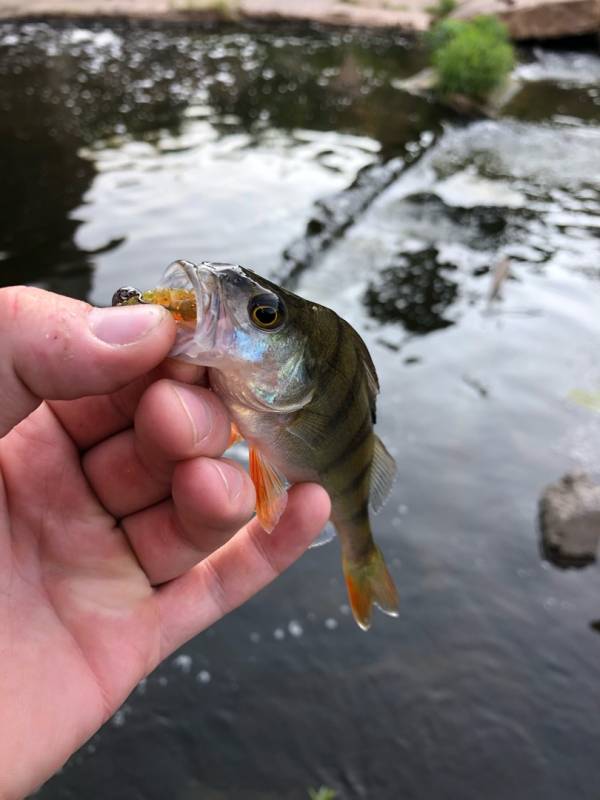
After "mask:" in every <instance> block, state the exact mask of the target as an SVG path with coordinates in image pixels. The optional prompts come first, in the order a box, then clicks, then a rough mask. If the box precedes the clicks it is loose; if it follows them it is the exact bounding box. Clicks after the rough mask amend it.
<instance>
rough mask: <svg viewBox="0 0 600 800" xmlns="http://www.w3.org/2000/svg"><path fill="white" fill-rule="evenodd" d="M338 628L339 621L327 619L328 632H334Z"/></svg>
mask: <svg viewBox="0 0 600 800" xmlns="http://www.w3.org/2000/svg"><path fill="white" fill-rule="evenodd" d="M337 626H338V621H337V619H334V618H333V617H327V619H326V620H325V627H326V628H327V630H330V631H334V630H335V629H336V628H337Z"/></svg>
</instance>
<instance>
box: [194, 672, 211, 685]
mask: <svg viewBox="0 0 600 800" xmlns="http://www.w3.org/2000/svg"><path fill="white" fill-rule="evenodd" d="M196 680H197V681H198V683H210V672H209V671H208V670H207V669H201V670H200V672H199V673H198V674H197V675H196Z"/></svg>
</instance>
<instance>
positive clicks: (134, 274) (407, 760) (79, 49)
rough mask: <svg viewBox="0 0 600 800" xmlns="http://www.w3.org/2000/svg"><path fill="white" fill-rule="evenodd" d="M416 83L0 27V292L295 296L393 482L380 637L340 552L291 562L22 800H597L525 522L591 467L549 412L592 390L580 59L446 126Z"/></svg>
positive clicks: (383, 521) (231, 44) (313, 46)
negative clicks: (201, 285)
mask: <svg viewBox="0 0 600 800" xmlns="http://www.w3.org/2000/svg"><path fill="white" fill-rule="evenodd" d="M420 59H421V55H420V54H419V52H418V50H416V49H415V47H414V46H412V45H411V44H410V43H407V42H404V41H403V40H402V39H401V38H399V37H393V36H391V35H386V36H379V35H375V34H371V35H359V34H356V33H354V34H340V33H328V34H325V33H322V32H319V31H298V30H286V29H278V30H276V31H274V32H268V31H264V30H262V29H257V30H246V31H240V30H235V29H231V28H229V29H227V30H225V31H212V32H201V31H193V30H187V29H185V28H170V29H166V30H162V29H157V28H152V27H142V28H125V27H124V28H119V27H115V28H113V29H107V28H105V27H102V26H98V27H90V28H85V29H83V28H78V27H72V26H67V27H63V28H58V29H53V28H49V27H46V26H44V25H27V26H25V27H22V28H13V27H11V26H3V27H1V28H0V109H1V113H0V174H1V175H2V181H1V182H0V211H1V214H0V252H1V256H0V258H1V259H2V261H1V264H2V273H1V275H2V277H1V281H2V283H5V284H9V283H12V282H16V281H20V282H28V283H34V284H36V285H39V286H43V287H46V288H51V289H53V290H55V291H61V292H64V293H67V294H71V295H74V296H77V297H82V298H88V299H90V300H91V301H93V302H96V303H108V302H109V300H110V296H111V294H112V292H113V290H114V288H115V287H116V286H118V285H122V284H124V283H130V284H134V285H142V286H144V285H151V284H152V282H153V281H154V280H156V278H157V277H158V275H159V274H160V273H161V271H162V269H163V267H164V266H165V265H166V264H167V263H168V262H169V261H171V260H173V259H174V258H177V257H185V258H191V259H201V258H215V259H219V260H222V259H231V260H233V261H239V262H241V263H245V264H248V265H250V266H254V267H255V268H256V269H257V270H258V271H260V272H263V273H265V274H268V275H271V276H280V277H281V276H284V277H285V276H286V275H287V276H289V275H290V274H291V273H293V279H294V282H295V284H296V285H297V287H298V289H299V290H300V291H301V292H303V293H305V294H306V295H308V296H311V297H313V298H315V299H317V300H320V301H323V302H326V303H328V304H330V305H332V306H333V307H335V308H337V309H338V310H340V311H342V312H343V313H344V315H345V316H346V317H347V318H348V319H350V320H351V321H352V322H353V323H354V324H355V325H356V326H357V327H358V328H359V329H360V331H361V333H362V334H363V335H364V336H365V338H366V340H367V342H368V344H369V347H370V348H371V350H372V353H373V356H374V359H375V362H376V365H377V368H378V371H379V374H380V378H381V383H382V395H381V400H380V411H379V419H380V425H379V430H380V433H381V435H382V437H383V439H384V440H385V441H386V443H387V444H388V446H389V447H390V449H391V450H392V451H393V452H394V454H395V455H396V458H397V460H398V465H399V478H398V481H397V483H396V486H395V489H394V492H393V495H392V497H391V498H390V500H389V502H388V504H387V505H386V506H385V508H384V510H383V511H382V513H381V514H379V515H378V516H377V517H376V519H375V528H376V530H377V534H378V539H379V541H380V542H381V544H382V547H383V549H384V551H385V553H386V556H387V559H388V561H389V563H390V565H391V568H392V571H393V572H394V574H395V576H396V578H397V582H398V585H399V588H400V593H401V600H402V611H401V615H400V618H399V619H398V620H392V619H388V618H386V617H384V616H383V615H380V614H378V615H377V617H376V618H375V620H374V625H373V628H372V630H371V631H370V632H369V634H366V635H365V634H362V633H361V632H360V631H359V630H358V629H357V628H356V626H355V625H354V623H353V622H352V619H351V616H350V615H349V609H348V606H347V605H346V597H345V591H344V587H343V582H342V579H341V575H340V566H339V552H338V548H337V545H336V544H330V545H328V546H327V547H323V548H318V549H317V550H313V551H309V553H307V554H306V556H305V557H304V558H303V559H302V560H301V562H300V563H298V564H297V565H295V566H294V567H293V568H292V569H291V570H290V571H289V572H288V573H287V574H286V575H285V576H284V577H283V578H282V579H281V580H280V581H278V582H277V583H276V584H275V585H274V586H272V587H270V588H269V589H267V590H266V591H264V592H263V593H262V594H261V595H260V596H259V597H257V598H255V599H253V600H252V601H251V602H250V603H248V604H247V605H246V606H244V607H243V608H242V609H239V610H238V611H237V612H235V613H234V614H232V615H231V616H230V617H228V618H227V619H226V620H224V621H223V622H221V623H220V624H219V625H217V626H215V627H214V628H213V629H212V630H210V631H208V632H207V633H206V634H204V635H202V636H200V637H198V638H197V639H196V640H194V641H193V642H191V643H189V644H188V645H187V646H185V647H184V648H183V649H182V651H181V652H180V653H179V654H177V655H176V656H173V657H172V658H171V659H169V660H168V661H167V662H166V663H165V664H164V665H162V666H161V667H160V668H159V669H158V670H157V671H156V672H155V673H153V674H152V675H151V676H149V677H148V678H147V680H145V681H144V682H143V683H142V684H141V685H140V686H139V687H138V688H137V689H136V691H135V692H134V693H133V694H132V696H131V697H130V698H129V700H128V701H127V703H126V704H125V706H124V707H123V708H122V709H121V710H120V711H119V713H118V714H117V715H116V716H115V717H114V719H113V720H112V722H110V723H109V724H108V725H107V726H106V727H105V728H104V729H103V730H102V731H101V732H100V733H99V734H98V735H97V736H96V737H94V739H93V740H92V741H91V742H90V743H89V744H88V745H86V746H84V747H83V748H82V749H81V751H80V752H79V753H77V754H76V755H75V756H74V757H73V758H72V759H71V761H70V762H69V764H67V766H66V767H65V768H64V770H63V771H62V773H61V774H60V775H58V776H57V777H55V778H54V779H52V780H51V781H50V782H49V783H48V784H47V785H46V787H45V788H43V789H42V790H41V791H40V793H39V795H38V796H39V797H40V798H42V800H59V799H60V800H67V798H81V797H85V798H90V800H94V798H106V797H111V798H115V799H116V800H130V799H131V798H140V799H141V798H143V800H163V798H165V797H169V798H177V799H178V800H225V799H226V800H230V798H236V800H237V798H240V799H241V800H258V798H261V799H262V800H266V799H267V798H272V799H273V800H274V799H275V798H278V800H280V799H281V798H284V799H285V800H300V799H301V798H306V797H307V792H306V789H307V787H308V786H318V785H320V784H327V785H331V786H333V787H335V788H336V789H337V790H338V791H339V792H340V797H341V798H344V800H345V799H346V798H367V799H368V800H372V799H373V798H378V799H379V798H382V799H385V800H396V798H399V797H402V798H415V799H416V800H421V799H423V800H445V799H446V798H448V800H456V798H461V800H468V798H473V800H475V799H476V798H477V799H478V798H480V797H481V796H486V797H488V798H494V799H496V798H497V799H498V800H504V798H506V797H511V798H514V799H515V800H516V799H517V798H518V799H519V800H520V799H521V798H522V799H523V800H530V799H531V798H532V797H544V798H545V799H546V800H571V798H573V797H577V798H581V799H582V800H587V798H589V800H597V796H598V795H597V783H598V781H597V778H598V760H597V754H598V747H599V745H600V727H599V725H598V712H599V711H600V679H599V673H598V664H599V663H600V661H599V659H600V637H598V632H597V631H598V625H597V620H598V618H599V617H600V606H599V602H598V597H599V588H600V587H599V582H598V572H597V569H596V568H589V569H587V570H582V571H558V570H555V569H554V568H552V567H551V566H550V565H549V564H547V563H546V562H544V561H543V560H542V559H541V556H540V552H539V545H538V532H537V525H536V515H537V501H538V497H539V494H540V492H541V490H542V488H543V487H544V485H545V484H547V483H548V482H550V481H554V480H556V479H557V478H558V477H559V476H560V475H562V474H563V473H564V472H565V471H566V470H567V469H571V468H574V467H583V468H585V469H587V470H588V471H590V472H592V473H593V474H596V475H598V473H600V469H599V465H600V455H599V454H600V424H599V421H598V420H599V418H598V416H597V415H595V414H594V413H593V412H591V411H590V410H587V409H585V408H582V407H579V406H577V405H576V404H575V403H573V402H572V401H571V400H570V399H569V394H570V392H571V391H572V390H573V389H576V388H579V389H583V390H588V391H597V390H598V387H600V367H599V366H598V359H597V341H598V337H599V335H600V299H599V295H598V291H599V288H600V227H599V225H598V219H599V218H600V214H599V212H600V192H599V188H598V187H599V186H600V160H599V159H598V157H597V154H598V153H599V152H600V99H599V98H600V92H599V90H598V75H599V74H600V58H599V57H598V54H597V53H594V52H589V51H586V52H583V51H582V52H560V51H556V52H546V51H543V50H539V51H531V52H527V53H523V64H522V66H521V68H520V74H521V77H522V79H523V80H524V86H523V89H522V91H521V92H520V93H519V94H518V95H517V96H516V97H515V98H514V99H513V101H512V102H511V105H510V107H509V108H508V109H507V110H506V114H505V116H503V118H502V119H500V120H497V121H474V122H471V123H469V124H466V123H463V122H461V121H460V120H458V119H457V118H455V117H452V116H450V115H445V114H444V112H443V111H442V109H440V108H439V107H437V106H436V105H435V104H433V103H429V102H426V101H425V100H420V99H416V98H411V97H409V96H407V95H406V94H404V93H402V92H400V91H398V90H395V89H393V88H392V86H391V80H392V79H397V78H399V77H400V78H402V77H407V76H408V75H410V74H411V73H412V72H414V71H415V70H416V69H417V68H419V66H420ZM357 174H359V176H360V177H359V179H358V181H355V177H356V175H357ZM350 186H352V187H353V188H351V189H350V190H349V187H350ZM315 204H316V205H315ZM504 257H508V258H509V259H510V262H511V267H510V276H509V278H508V279H507V280H506V281H505V282H504V284H503V286H502V288H501V297H500V299H498V300H496V301H493V302H489V301H488V296H489V292H490V288H491V284H492V274H493V270H494V268H495V267H496V265H497V264H498V262H499V261H500V260H501V259H502V258H504ZM594 622H596V625H595V627H593V626H592V623H594ZM57 724H60V721H58V722H57Z"/></svg>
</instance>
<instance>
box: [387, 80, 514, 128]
mask: <svg viewBox="0 0 600 800" xmlns="http://www.w3.org/2000/svg"><path fill="white" fill-rule="evenodd" d="M394 86H395V87H396V88H397V89H400V90H401V91H404V92H408V94H412V95H416V96H417V97H427V98H429V99H435V100H437V101H438V102H440V103H442V104H443V105H445V106H447V107H448V108H450V109H451V110H452V111H455V112H456V113H457V114H463V115H464V116H467V117H489V118H490V119H495V118H496V117H498V116H499V115H500V114H501V113H502V111H503V109H504V108H505V106H507V105H508V104H509V103H510V102H511V101H512V100H513V98H514V97H515V96H516V95H517V94H518V93H519V92H520V90H521V89H522V87H523V81H522V80H521V79H520V78H519V76H518V75H517V73H516V72H515V73H513V74H511V75H509V76H508V78H507V79H506V80H505V81H504V82H503V83H502V84H501V85H500V86H499V87H498V88H497V89H494V91H493V92H490V94H489V95H488V96H487V97H486V98H485V99H479V100H478V99H475V98H472V97H467V96H466V95H464V94H449V95H443V96H442V95H438V94H437V92H436V87H437V74H436V71H435V70H434V69H433V67H427V68H426V69H423V70H421V71H420V72H417V74H416V75H412V76H411V77H410V78H407V79H405V80H399V81H396V82H395V83H394Z"/></svg>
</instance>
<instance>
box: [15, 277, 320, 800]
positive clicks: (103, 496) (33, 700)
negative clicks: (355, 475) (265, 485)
mask: <svg viewBox="0 0 600 800" xmlns="http://www.w3.org/2000/svg"><path fill="white" fill-rule="evenodd" d="M174 337H175V324H174V322H173V320H172V319H171V318H170V316H169V315H168V313H167V312H165V311H164V309H161V308H159V307H157V306H134V307H128V308H116V309H91V307H90V306H88V305H86V304H84V303H80V302H78V301H75V300H69V299H67V298H63V297H59V296H57V295H53V294H50V293H47V292H43V291H40V290H36V289H27V288H23V287H19V288H9V289H2V290H0V387H1V390H0V391H1V400H0V437H3V438H0V798H1V800H15V798H21V797H23V796H24V795H25V794H27V793H28V792H31V791H32V790H34V789H35V788H36V787H37V786H38V785H39V784H40V783H42V782H43V781H44V780H46V779H47V778H48V777H49V776H50V775H51V774H52V773H54V772H55V771H56V770H57V769H58V768H59V767H60V766H61V765H62V764H63V763H64V761H65V760H66V759H67V758H68V757H69V755H70V754H71V753H73V751H74V750H76V749H77V748H78V747H79V746H80V745H81V744H83V743H84V742H85V741H86V740H87V739H88V738H89V737H90V736H91V735H92V734H93V733H94V731H96V730H97V729H98V728H99V727H100V726H101V725H102V724H103V723H104V722H105V721H106V720H107V719H108V718H109V717H110V716H111V715H112V714H113V713H114V711H115V710H116V709H117V708H118V706H119V705H120V704H121V703H122V702H123V701H124V700H125V698H126V697H127V695H128V694H129V693H130V692H131V690H132V689H133V688H134V687H135V685H136V684H137V683H138V682H139V681H140V680H141V679H142V678H143V677H144V676H145V675H147V674H148V673H149V672H151V671H152V670H153V669H154V668H155V667H156V666H157V664H159V663H160V661H161V660H162V659H164V658H165V657H166V656H167V655H169V654H170V653H171V652H173V650H175V649H176V648H177V647H179V646H180V645H181V644H183V643H184V642H185V641H187V640H188V639H189V638H191V637H192V636H194V635H195V634H196V633H198V632H199V631H202V630H203V629H205V628H207V627H208V626H209V625H211V624H212V623H213V622H215V621H216V620H218V619H220V618H221V617H222V616H223V615H224V614H226V613H227V612H228V611H230V610H231V609H233V608H235V607H236V606H238V605H239V604H240V603H243V602H244V601H245V600H246V599H248V598H249V597H250V596H251V595H253V594H254V593H256V592H257V591H258V590H259V589H261V588H262V587H263V586H264V585H265V584H267V583H268V582H269V581H271V580H272V579H273V578H274V577H276V576H277V575H278V574H279V573H280V572H281V571H282V570H284V569H285V568H286V567H287V566H288V565H289V564H291V563H292V562H293V561H294V560H295V559H296V558H298V557H299V556H300V555H301V554H302V553H303V552H304V550H305V549H306V547H307V546H308V545H309V544H310V542H311V541H312V539H313V538H314V536H315V535H316V534H317V532H318V531H319V530H320V529H321V528H322V527H323V525H324V524H325V521H326V519H327V517H328V515H329V502H328V499H327V496H326V494H325V492H324V491H323V490H322V489H321V488H320V487H317V486H315V485H311V484H305V485H301V486H297V487H294V488H293V489H292V490H291V492H290V498H289V502H288V505H287V509H286V512H285V514H284V516H283V517H282V519H281V521H280V523H279V525H278V526H277V528H276V530H275V531H274V532H273V533H272V534H271V535H268V534H266V533H265V532H264V531H263V530H262V529H261V528H260V526H259V525H258V523H257V522H256V521H255V520H253V521H251V522H249V523H248V524H245V525H244V523H246V522H247V520H248V519H249V518H250V517H251V515H252V511H253V507H254V489H253V486H252V483H251V482H250V479H249V477H248V476H247V475H246V473H245V472H244V471H243V470H242V469H241V467H239V466H238V465H236V464H235V463H234V462H232V461H228V460H227V459H222V458H220V456H221V455H222V453H223V451H224V449H225V448H226V445H227V441H228V436H229V420H228V418H227V414H226V411H225V408H224V407H223V405H222V404H221V403H220V401H219V399H218V398H217V397H216V396H215V395H214V394H213V393H211V392H210V391H209V390H208V389H206V388H202V387H201V386H197V385H194V386H192V385H190V384H191V383H192V382H193V383H194V384H196V383H197V382H198V381H199V380H201V378H202V372H201V370H199V369H198V368H196V367H190V366H188V365H183V364H177V363H175V362H172V361H166V362H164V363H162V364H161V362H163V359H164V358H165V356H166V355H167V353H168V352H169V350H170V348H171V345H172V343H173V340H174ZM159 365H160V366H159ZM150 370H153V372H150Z"/></svg>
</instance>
